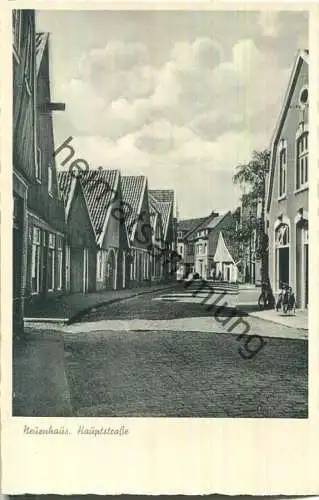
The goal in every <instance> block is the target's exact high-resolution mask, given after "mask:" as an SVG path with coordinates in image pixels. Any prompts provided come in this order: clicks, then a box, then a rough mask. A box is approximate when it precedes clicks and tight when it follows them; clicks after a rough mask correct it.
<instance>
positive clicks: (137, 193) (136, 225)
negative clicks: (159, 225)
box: [121, 175, 153, 286]
mask: <svg viewBox="0 0 319 500" xmlns="http://www.w3.org/2000/svg"><path fill="white" fill-rule="evenodd" d="M121 190H122V196H123V203H124V207H123V208H124V210H125V214H126V215H125V225H126V229H127V233H128V237H129V243H130V283H131V285H132V286H136V285H142V284H146V283H148V282H150V280H151V267H150V264H151V254H152V245H153V242H152V226H151V219H150V212H149V199H148V182H147V178H146V177H145V176H143V175H137V176H132V175H131V176H122V177H121Z"/></svg>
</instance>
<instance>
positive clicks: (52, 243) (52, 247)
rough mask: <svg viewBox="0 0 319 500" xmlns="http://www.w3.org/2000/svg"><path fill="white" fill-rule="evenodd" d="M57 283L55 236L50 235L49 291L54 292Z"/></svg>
mask: <svg viewBox="0 0 319 500" xmlns="http://www.w3.org/2000/svg"><path fill="white" fill-rule="evenodd" d="M54 281H55V235H54V234H51V233H50V234H49V248H48V290H49V292H50V291H52V290H54Z"/></svg>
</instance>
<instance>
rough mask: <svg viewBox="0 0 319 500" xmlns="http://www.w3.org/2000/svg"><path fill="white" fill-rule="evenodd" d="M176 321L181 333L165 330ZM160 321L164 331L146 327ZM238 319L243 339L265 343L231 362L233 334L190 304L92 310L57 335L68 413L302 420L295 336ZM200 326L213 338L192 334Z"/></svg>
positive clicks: (300, 347) (158, 301)
mask: <svg viewBox="0 0 319 500" xmlns="http://www.w3.org/2000/svg"><path fill="white" fill-rule="evenodd" d="M174 293H175V294H176V295H177V294H178V291H175V292H174ZM171 298H173V299H174V297H171ZM227 314H228V312H227V311H225V312H224V315H225V317H226V316H227ZM178 318H180V319H181V318H182V320H181V323H182V324H183V322H185V326H184V327H183V326H181V325H179V327H178V329H177V328H176V329H174V327H172V328H170V327H169V325H170V323H169V322H170V321H172V322H174V321H176V320H178ZM109 319H111V321H109ZM222 319H223V318H220V321H221V320H222ZM159 320H162V321H163V320H166V327H165V329H164V330H161V329H158V328H153V327H152V324H153V325H154V321H159ZM245 320H246V321H247V322H248V323H249V326H250V334H252V335H262V336H263V338H264V340H265V345H264V347H263V349H261V350H260V351H259V352H258V353H257V354H256V355H255V356H254V357H253V358H252V359H244V358H243V357H242V356H241V355H240V354H239V348H240V347H241V346H242V345H243V340H240V339H238V335H239V334H240V333H241V331H240V330H238V332H237V335H236V334H235V333H236V332H235V331H234V332H233V333H231V334H230V333H227V330H225V328H223V326H222V325H221V323H220V321H219V322H217V321H216V319H215V318H214V310H210V311H208V310H207V309H205V307H203V305H201V304H200V303H198V302H197V303H196V301H195V299H194V301H193V303H192V302H189V303H187V304H185V303H183V302H179V301H177V300H176V301H174V300H165V295H164V294H162V295H159V294H154V295H152V294H149V295H147V296H144V297H137V298H132V299H129V300H125V301H122V302H119V303H117V304H111V305H108V306H105V307H101V308H99V309H97V310H96V311H92V312H91V313H90V314H88V315H86V317H84V318H83V320H82V322H81V323H77V324H75V325H72V326H70V327H68V328H66V329H65V331H64V339H65V355H66V367H67V368H66V370H67V377H68V382H69V387H70V394H71V404H72V407H73V411H74V413H75V414H76V415H77V416H131V417H134V416H145V417H148V416H149V417H150V416H169V417H178V416H180V417H246V418H249V417H265V418H267V417H268V418H279V417H285V418H306V417H307V398H308V395H307V384H308V382H307V370H308V368H307V352H308V342H307V341H305V340H303V339H300V340H299V339H296V334H297V333H298V332H294V331H293V330H294V329H293V328H289V327H285V326H282V325H276V324H274V323H272V322H268V321H264V320H262V319H259V318H253V317H246V318H245ZM202 321H206V324H207V321H211V330H208V329H207V328H205V329H203V331H200V325H201V322H202ZM234 321H235V319H234ZM116 323H117V327H116V328H115V327H114V325H115V324H116ZM110 324H112V325H113V326H112V327H111V328H110ZM145 324H146V325H148V326H146V327H145ZM139 325H140V326H139ZM190 325H195V326H194V327H192V328H189V326H190ZM196 325H197V326H196ZM198 325H199V326H198ZM294 336H295V338H294ZM276 337H278V338H276ZM280 337H281V338H280ZM282 337H286V338H282ZM290 337H293V338H290Z"/></svg>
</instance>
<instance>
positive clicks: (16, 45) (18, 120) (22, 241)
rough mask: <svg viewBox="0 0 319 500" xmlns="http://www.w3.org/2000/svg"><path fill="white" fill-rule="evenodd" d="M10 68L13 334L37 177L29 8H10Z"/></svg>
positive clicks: (19, 324) (20, 312) (21, 301)
mask: <svg viewBox="0 0 319 500" xmlns="http://www.w3.org/2000/svg"><path fill="white" fill-rule="evenodd" d="M12 31H13V38H12V40H13V47H12V59H13V61H12V65H13V68H12V71H13V116H12V121H13V123H12V125H13V137H12V146H13V147H12V160H13V165H12V170H13V176H12V189H13V235H12V236H13V239H12V243H13V248H12V250H13V255H12V262H13V276H12V287H13V290H12V291H13V297H12V299H13V310H12V322H13V333H14V334H15V335H16V334H17V335H18V334H19V333H22V331H23V317H24V306H25V288H26V269H27V247H28V216H27V200H28V190H29V187H30V186H31V185H32V184H33V183H34V182H35V180H36V176H35V174H36V169H35V162H36V153H35V151H36V141H35V134H34V128H33V126H34V122H35V119H36V116H35V113H36V111H35V109H36V108H35V105H36V101H35V19H34V12H33V11H31V10H13V11H12Z"/></svg>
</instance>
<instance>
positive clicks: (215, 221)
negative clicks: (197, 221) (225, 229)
mask: <svg viewBox="0 0 319 500" xmlns="http://www.w3.org/2000/svg"><path fill="white" fill-rule="evenodd" d="M228 214H229V212H227V213H226V214H223V215H217V217H214V219H213V220H211V221H210V222H209V223H208V224H207V225H206V226H205V229H206V228H207V229H214V228H215V227H217V226H218V224H219V223H220V222H221V221H222V220H223V219H225V217H226V215H228Z"/></svg>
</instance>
